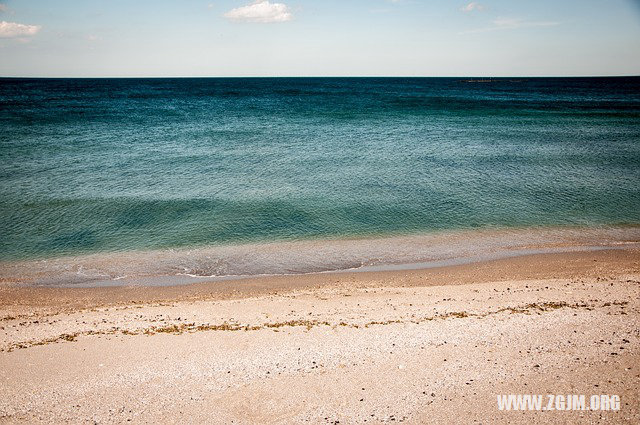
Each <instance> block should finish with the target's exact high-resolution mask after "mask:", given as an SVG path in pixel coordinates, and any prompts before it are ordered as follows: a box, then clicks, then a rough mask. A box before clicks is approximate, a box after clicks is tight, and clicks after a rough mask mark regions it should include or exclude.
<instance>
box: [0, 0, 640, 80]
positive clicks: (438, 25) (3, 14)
mask: <svg viewBox="0 0 640 425" xmlns="http://www.w3.org/2000/svg"><path fill="white" fill-rule="evenodd" d="M581 75H640V0H581V1H578V0H524V1H523V0H478V1H473V2H469V1H465V0H462V1H456V0H153V1H151V0H76V1H72V0H0V76H42V77H73V76H77V77H127V76H129V77H145V76H147V77H161V76H212V77H215V76H238V77H240V76H486V77H490V76H496V77H497V76H581Z"/></svg>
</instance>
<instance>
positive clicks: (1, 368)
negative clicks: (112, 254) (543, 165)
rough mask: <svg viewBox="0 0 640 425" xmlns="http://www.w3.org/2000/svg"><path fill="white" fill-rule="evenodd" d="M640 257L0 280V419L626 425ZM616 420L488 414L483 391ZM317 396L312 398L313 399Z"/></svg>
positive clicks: (490, 408) (638, 392)
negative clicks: (592, 405) (54, 284)
mask: <svg viewBox="0 0 640 425" xmlns="http://www.w3.org/2000/svg"><path fill="white" fill-rule="evenodd" d="M639 324H640V249H637V248H628V247H627V248H624V249H615V250H599V251H583V252H565V253H555V254H535V255H528V256H521V257H513V258H507V259H498V260H491V261H485V262H481V263H472V264H463V265H454V266H448V267H440V268H433V269H420V270H403V271H375V272H361V273H335V274H326V273H323V274H314V275H304V276H282V277H272V278H253V279H245V280H240V281H222V282H208V283H199V284H191V285H184V286H174V287H94V288H73V289H70V288H46V287H8V286H5V285H2V286H0V328H1V329H2V331H1V332H0V381H2V382H3V385H2V386H0V421H6V422H9V423H51V422H65V421H67V422H72V423H81V422H97V423H122V422H126V421H131V422H133V423H164V422H166V421H167V419H166V418H171V422H175V421H188V422H192V423H220V424H223V423H231V422H233V423H239V424H251V423H265V424H290V423H294V424H298V423H300V424H302V423H338V422H339V423H374V424H379V423H390V422H391V423H393V422H404V423H410V424H420V423H447V422H452V421H461V422H465V423H472V422H474V421H477V422H482V423H507V422H509V423H514V424H520V423H522V424H529V423H549V422H550V421H551V422H558V423H565V422H571V423H594V422H603V421H606V422H607V423H637V422H638V420H640V408H639V406H640V404H639V401H640V370H639V369H638V364H640V333H638V326H639ZM513 393H516V394H517V393H524V394H585V395H586V396H587V399H589V397H590V395H592V394H616V395H618V396H619V397H620V410H619V411H590V410H586V411H554V412H549V411H547V412H544V411H528V412H522V411H521V412H507V411H499V410H498V408H497V405H496V395H500V394H513ZM319 394H321V395H319Z"/></svg>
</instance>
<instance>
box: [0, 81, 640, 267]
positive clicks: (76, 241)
mask: <svg viewBox="0 0 640 425" xmlns="http://www.w3.org/2000/svg"><path fill="white" fill-rule="evenodd" d="M0 157H1V158H2V161H1V165H0V259H2V260H16V259H37V258H50V257H59V256H64V255H69V254H86V253H101V252H112V251H131V250H154V249H164V248H180V247H203V246H204V247H206V246H218V245H236V244H243V243H248V242H260V241H281V240H315V239H324V238H338V239H339V238H351V237H364V236H366V237H378V236H386V235H412V234H423V233H430V232H434V231H447V230H452V231H455V230H460V229H487V228H514V227H518V228H521V227H539V226H584V227H587V228H588V227H598V226H610V225H615V226H619V225H623V226H624V225H631V226H634V225H638V224H640V184H639V183H640V78H593V79H587V78H572V79H523V80H508V79H500V80H494V81H493V82H490V83H479V82H468V81H465V80H464V79H446V78H442V79H440V78H425V79H414V78H389V79H381V78H361V79H347V78H345V79H330V78H325V79H323V78H320V79H307V78H300V79H286V78H283V79H111V80H109V79H104V80H103V79H61V80H55V79H54V80H45V79H42V80H40V79H25V80H22V79H0Z"/></svg>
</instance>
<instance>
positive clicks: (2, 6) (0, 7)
mask: <svg viewBox="0 0 640 425" xmlns="http://www.w3.org/2000/svg"><path fill="white" fill-rule="evenodd" d="M6 11H7V5H6V4H3V3H0V12H6Z"/></svg>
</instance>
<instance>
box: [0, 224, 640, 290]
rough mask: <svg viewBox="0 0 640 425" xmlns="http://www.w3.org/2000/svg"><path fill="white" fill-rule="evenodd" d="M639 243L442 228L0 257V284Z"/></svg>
mask: <svg viewBox="0 0 640 425" xmlns="http://www.w3.org/2000/svg"><path fill="white" fill-rule="evenodd" d="M638 246H640V226H606V227H545V228H511V229H505V228H502V229H476V230H461V231H442V232H434V233H428V234H415V235H404V236H393V237H381V238H376V239H371V238H351V239H349V238H347V239H320V240H304V241H289V242H270V243H252V244H242V245H228V246H226V245H225V246H212V247H200V248H192V249H186V248H185V249H165V250H156V251H132V252H114V253H95V254H87V255H79V256H65V257H58V258H48V259H40V260H22V261H3V262H0V285H5V286H12V285H13V286H34V287H36V286H47V287H69V288H83V287H107V286H160V287H162V286H178V285H189V284H195V283H201V282H209V281H227V280H234V281H236V280H244V279H252V278H267V277H279V276H306V275H313V274H316V273H326V274H336V273H354V272H355V273H366V272H374V271H380V272H382V271H393V270H397V271H402V270H417V269H428V268H438V267H446V266H453V265H461V264H467V263H477V262H484V261H488V260H495V259H502V258H510V257H517V256H522V255H532V254H545V253H549V254H552V253H561V252H572V251H591V250H606V249H626V248H629V247H636V248H637V247H638Z"/></svg>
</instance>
